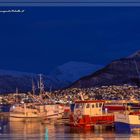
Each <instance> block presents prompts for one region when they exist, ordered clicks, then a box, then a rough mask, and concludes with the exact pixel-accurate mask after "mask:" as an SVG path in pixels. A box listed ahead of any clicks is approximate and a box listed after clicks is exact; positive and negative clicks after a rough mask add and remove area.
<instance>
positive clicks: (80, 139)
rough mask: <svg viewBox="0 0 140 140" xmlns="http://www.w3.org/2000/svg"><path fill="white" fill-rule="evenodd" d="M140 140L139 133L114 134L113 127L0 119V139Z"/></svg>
mask: <svg viewBox="0 0 140 140" xmlns="http://www.w3.org/2000/svg"><path fill="white" fill-rule="evenodd" d="M93 139H94V140H140V133H139V132H134V133H132V134H116V133H115V131H114V130H113V129H109V130H102V129H100V130H99V129H98V130H90V131H85V130H81V129H78V128H70V127H69V126H66V125H65V121H64V120H63V121H62V120H57V121H49V122H48V123H47V124H42V123H40V122H8V121H6V120H4V121H1V124H0V140H93Z"/></svg>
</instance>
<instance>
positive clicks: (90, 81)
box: [71, 51, 140, 88]
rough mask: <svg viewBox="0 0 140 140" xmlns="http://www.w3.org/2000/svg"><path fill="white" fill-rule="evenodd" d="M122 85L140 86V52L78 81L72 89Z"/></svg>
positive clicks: (116, 61)
mask: <svg viewBox="0 0 140 140" xmlns="http://www.w3.org/2000/svg"><path fill="white" fill-rule="evenodd" d="M122 84H130V85H138V86H140V51H137V52H136V53H134V54H132V55H130V56H128V57H126V58H121V59H118V60H115V61H113V62H112V63H110V64H109V65H107V66H105V67H104V68H102V69H100V70H98V71H97V72H95V73H93V74H91V75H88V76H86V77H83V78H81V79H80V80H78V81H76V82H75V83H73V85H72V86H71V87H82V88H90V87H95V86H103V85H122Z"/></svg>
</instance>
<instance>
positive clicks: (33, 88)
mask: <svg viewBox="0 0 140 140" xmlns="http://www.w3.org/2000/svg"><path fill="white" fill-rule="evenodd" d="M32 92H33V95H35V84H34V80H33V79H32Z"/></svg>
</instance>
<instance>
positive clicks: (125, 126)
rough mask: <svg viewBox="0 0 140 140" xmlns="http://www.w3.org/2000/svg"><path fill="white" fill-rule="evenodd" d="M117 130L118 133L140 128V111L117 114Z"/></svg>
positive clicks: (115, 122)
mask: <svg viewBox="0 0 140 140" xmlns="http://www.w3.org/2000/svg"><path fill="white" fill-rule="evenodd" d="M114 124H115V130H116V132H118V133H131V132H132V131H133V130H140V112H132V113H127V112H126V113H117V114H115V121H114Z"/></svg>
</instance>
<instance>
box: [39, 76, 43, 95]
mask: <svg viewBox="0 0 140 140" xmlns="http://www.w3.org/2000/svg"><path fill="white" fill-rule="evenodd" d="M39 89H40V95H41V94H42V93H43V92H44V84H43V80H42V74H39Z"/></svg>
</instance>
